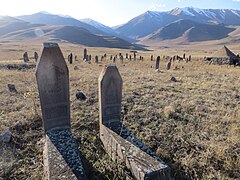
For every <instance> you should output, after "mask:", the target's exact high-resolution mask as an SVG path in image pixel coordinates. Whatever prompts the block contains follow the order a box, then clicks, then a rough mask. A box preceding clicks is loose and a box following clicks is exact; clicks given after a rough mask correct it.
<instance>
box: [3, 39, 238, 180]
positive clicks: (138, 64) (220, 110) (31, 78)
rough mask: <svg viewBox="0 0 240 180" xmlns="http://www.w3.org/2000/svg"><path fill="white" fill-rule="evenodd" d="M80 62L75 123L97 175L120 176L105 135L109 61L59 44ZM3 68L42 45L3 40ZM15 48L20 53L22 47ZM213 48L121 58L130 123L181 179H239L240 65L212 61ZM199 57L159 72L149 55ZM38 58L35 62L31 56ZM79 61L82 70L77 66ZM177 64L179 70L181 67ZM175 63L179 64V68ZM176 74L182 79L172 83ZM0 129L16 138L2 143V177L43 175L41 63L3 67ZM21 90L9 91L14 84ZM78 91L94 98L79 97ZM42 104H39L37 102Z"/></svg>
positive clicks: (73, 77)
mask: <svg viewBox="0 0 240 180" xmlns="http://www.w3.org/2000/svg"><path fill="white" fill-rule="evenodd" d="M60 47H61V49H62V52H63V54H64V56H65V57H67V55H68V54H69V53H70V52H73V55H78V59H79V61H78V62H77V63H73V64H72V65H68V67H69V72H70V97H71V125H72V131H73V135H74V137H75V138H76V141H77V143H78V144H79V149H80V152H81V154H82V155H83V158H84V165H85V167H86V170H87V174H88V176H89V177H91V178H90V179H121V178H122V174H121V170H122V168H123V167H120V166H118V165H117V164H114V163H113V162H112V161H111V159H110V157H109V156H108V155H107V154H106V153H105V152H104V149H103V146H102V144H101V142H100V139H99V121H98V115H99V111H98V95H97V91H98V86H97V85H98V76H99V74H100V72H101V69H102V68H103V66H104V65H105V64H107V63H110V61H109V60H107V61H103V62H101V64H100V65H99V64H95V63H94V62H92V64H87V63H84V62H83V61H82V57H83V48H84V47H80V46H76V45H69V44H60ZM0 48H1V50H0V67H1V65H4V64H11V63H20V64H21V63H22V60H20V58H22V54H23V52H24V51H28V52H29V53H30V54H29V56H30V57H31V56H33V52H34V51H37V52H39V55H40V52H41V48H42V46H41V44H39V45H34V44H33V45H28V44H21V45H20V44H15V45H11V44H9V45H4V44H1V45H0ZM15 49H16V51H15ZM212 51H213V50H208V49H195V50H193V49H169V48H167V49H158V50H155V51H147V52H139V53H138V56H140V55H141V56H143V57H144V61H143V62H142V61H135V62H134V61H131V62H129V61H126V60H124V63H123V64H122V63H120V62H119V61H117V62H116V64H117V67H118V69H119V72H120V74H121V76H122V79H123V100H122V115H123V123H124V124H125V125H126V126H127V127H128V128H129V129H130V130H131V131H132V132H133V133H134V134H135V135H136V136H137V137H139V139H141V140H142V141H143V142H144V143H145V144H146V145H147V146H148V147H149V148H151V150H153V151H155V152H157V154H158V155H159V157H160V158H162V159H163V160H164V161H165V162H166V163H167V164H168V165H169V166H170V167H171V168H172V175H173V177H175V178H176V179H238V178H239V177H240V141H239V139H240V111H239V108H240V89H239V87H240V68H239V67H237V68H234V67H229V66H217V65H206V64H204V63H203V62H202V59H201V58H203V57H204V56H206V55H208V54H211V53H212ZM88 52H89V54H92V57H94V56H95V55H103V54H104V53H107V58H108V59H109V55H110V54H112V55H115V54H118V53H120V52H121V53H122V54H124V55H125V53H126V52H128V53H129V51H128V50H120V49H104V48H88ZM183 53H186V55H187V56H188V55H190V54H191V55H192V57H193V59H192V61H191V62H189V63H185V62H174V64H173V65H172V68H171V70H169V71H166V70H165V65H166V61H165V60H163V59H161V63H160V67H161V68H160V69H161V72H155V69H154V68H152V67H155V61H150V55H151V54H153V55H154V56H155V57H156V56H157V55H161V57H162V56H164V55H169V56H173V55H177V54H179V55H182V54H183ZM31 63H34V61H33V60H31ZM75 66H77V67H78V68H79V70H74V67H75ZM175 67H176V68H175ZM174 69H175V70H174ZM172 76H174V77H175V78H176V79H177V82H173V81H170V79H171V77H172ZM0 77H1V78H0V100H1V101H0V132H3V131H4V130H8V129H10V131H11V132H12V133H13V138H12V142H11V143H9V144H7V145H6V144H0V179H41V178H42V171H43V162H42V151H43V144H44V139H43V129H42V120H41V111H40V105H39V98H38V91H37V87H36V80H35V69H26V70H7V69H4V68H1V69H0ZM10 83H12V84H15V86H16V89H17V91H18V93H10V92H9V91H8V88H7V84H10ZM77 90H81V91H83V92H84V93H85V94H86V96H87V100H85V101H79V100H76V98H75V94H76V92H77ZM34 104H35V105H34Z"/></svg>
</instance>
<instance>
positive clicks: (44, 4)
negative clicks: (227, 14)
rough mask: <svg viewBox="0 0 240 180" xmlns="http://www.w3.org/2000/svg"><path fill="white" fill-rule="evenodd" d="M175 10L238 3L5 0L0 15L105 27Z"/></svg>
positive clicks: (239, 5)
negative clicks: (63, 18) (60, 18)
mask: <svg viewBox="0 0 240 180" xmlns="http://www.w3.org/2000/svg"><path fill="white" fill-rule="evenodd" d="M176 7H179V8H184V7H196V8H202V9H240V0H211V1H205V0H203V1H200V0H171V1H166V0H151V1H149V0H130V1H129V0H88V1H82V0H79V1H77V0H68V1H67V2H60V1H57V0H51V1H47V0H35V1H32V0H21V1H18V0H8V1H4V2H2V6H1V7H0V15H8V16H20V15H29V14H33V13H38V12H48V13H50V14H57V15H68V16H71V17H73V18H75V19H85V18H91V19H93V20H96V21H98V22H100V23H103V24H104V25H107V26H110V27H112V26H116V25H120V24H124V23H126V22H127V21H129V20H130V19H132V18H134V17H136V16H138V15H140V14H142V13H144V12H146V11H169V10H171V9H174V8H176Z"/></svg>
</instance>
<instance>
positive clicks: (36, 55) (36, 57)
mask: <svg viewBox="0 0 240 180" xmlns="http://www.w3.org/2000/svg"><path fill="white" fill-rule="evenodd" d="M34 59H35V61H36V62H37V60H38V53H37V52H36V51H35V52H34Z"/></svg>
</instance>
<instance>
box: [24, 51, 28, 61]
mask: <svg viewBox="0 0 240 180" xmlns="http://www.w3.org/2000/svg"><path fill="white" fill-rule="evenodd" d="M23 61H24V62H28V61H29V58H28V53H27V52H24V54H23Z"/></svg>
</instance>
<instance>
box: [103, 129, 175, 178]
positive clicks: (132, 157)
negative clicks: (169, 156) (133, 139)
mask: <svg viewBox="0 0 240 180" xmlns="http://www.w3.org/2000/svg"><path fill="white" fill-rule="evenodd" d="M100 138H101V140H102V142H103V145H104V147H105V149H106V151H107V153H108V154H109V155H110V156H111V158H112V160H113V161H114V162H117V163H121V162H124V164H126V166H127V168H128V169H129V170H130V171H131V172H132V175H133V177H134V178H135V179H138V180H143V179H151V180H168V179H171V175H170V168H169V167H168V166H167V165H166V164H164V163H162V162H160V161H159V160H157V159H156V158H154V157H152V156H150V155H149V154H147V153H146V152H144V151H142V150H141V149H140V148H138V147H136V146H135V145H133V144H132V143H130V142H129V141H127V140H125V139H123V138H122V137H121V136H119V135H118V134H116V133H115V132H114V131H112V130H111V129H109V128H108V127H106V126H104V125H103V126H102V128H101V132H100Z"/></svg>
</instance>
